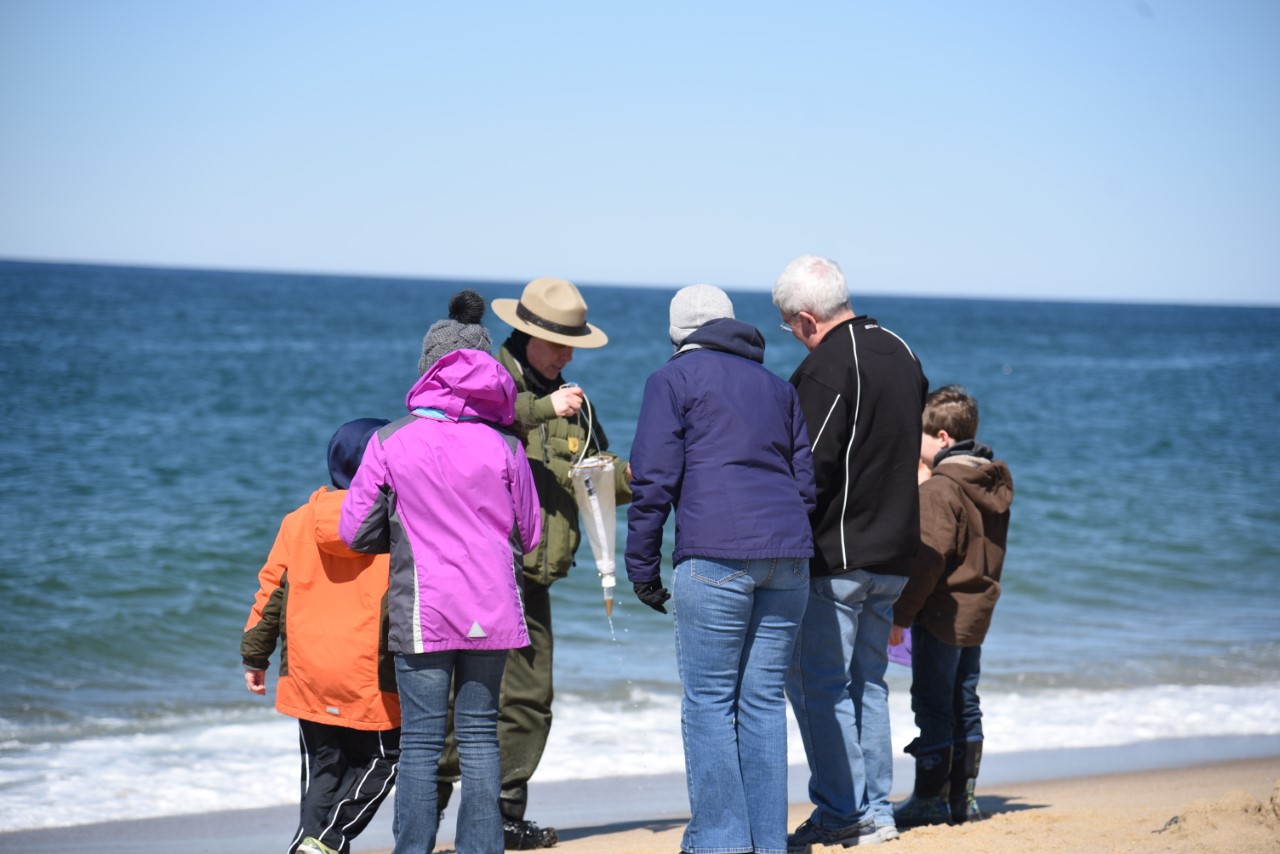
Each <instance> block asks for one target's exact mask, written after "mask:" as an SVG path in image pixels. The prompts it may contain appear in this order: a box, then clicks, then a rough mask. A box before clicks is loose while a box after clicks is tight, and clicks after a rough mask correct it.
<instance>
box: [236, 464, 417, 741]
mask: <svg viewBox="0 0 1280 854" xmlns="http://www.w3.org/2000/svg"><path fill="white" fill-rule="evenodd" d="M346 494H347V493H346V490H331V489H328V488H327V487H323V486H322V487H320V488H319V489H317V490H316V491H315V492H314V493H312V495H311V498H310V500H309V501H308V502H307V503H306V504H304V505H303V506H302V507H299V508H298V509H297V510H295V511H293V512H292V513H290V514H289V515H288V516H286V517H285V519H284V521H283V522H282V523H281V524H280V532H279V533H278V534H277V535H276V541H275V544H274V545H273V546H272V547H271V553H270V554H269V555H268V556H267V562H266V564H265V565H264V566H263V567H262V569H261V571H259V573H258V584H259V589H258V594H257V596H256V597H255V598H254V602H253V610H252V611H251V612H250V613H249V620H248V622H247V623H245V627H244V635H243V636H242V637H241V639H240V655H241V658H242V659H243V660H244V664H245V666H246V667H249V668H253V669H259V670H265V669H266V667H267V665H268V663H269V659H270V656H271V653H272V652H274V651H275V648H276V640H277V639H279V641H280V677H279V680H278V681H277V684H276V710H277V711H279V712H281V713H283V714H286V715H292V716H293V717H295V718H301V719H303V720H308V721H315V722H316V723H323V724H330V725H333V726H344V727H349V728H351V729H358V730H388V729H394V728H396V727H398V726H400V698H399V695H398V694H396V687H395V669H394V663H393V661H392V659H391V656H390V655H389V654H388V652H387V567H388V561H387V555H365V554H360V553H358V552H354V551H352V550H351V549H349V548H347V546H346V544H345V543H343V542H342V539H341V538H340V537H339V536H338V517H339V514H340V512H341V509H342V499H343V497H345V496H346Z"/></svg>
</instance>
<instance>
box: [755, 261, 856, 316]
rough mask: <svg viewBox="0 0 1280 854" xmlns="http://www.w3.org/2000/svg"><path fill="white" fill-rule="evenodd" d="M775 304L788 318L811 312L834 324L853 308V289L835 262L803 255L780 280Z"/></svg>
mask: <svg viewBox="0 0 1280 854" xmlns="http://www.w3.org/2000/svg"><path fill="white" fill-rule="evenodd" d="M773 304H774V305H776V306H777V307H778V309H779V310H780V311H781V312H782V313H783V314H784V315H786V316H787V317H790V316H791V315H793V314H795V313H796V312H798V311H807V312H809V313H810V314H812V315H813V316H814V317H816V318H817V319H818V320H830V319H831V318H833V317H835V316H836V315H837V314H839V313H840V312H841V311H842V310H844V309H848V308H849V286H848V285H847V284H845V280H844V273H843V272H841V270H840V265H839V264H837V263H836V262H835V261H832V260H831V259H830V258H823V257H822V256H821V255H801V256H800V257H799V258H796V259H795V260H794V261H792V262H791V263H790V264H788V265H787V268H786V269H785V270H783V271H782V275H780V276H778V281H776V282H775V283H774V285H773Z"/></svg>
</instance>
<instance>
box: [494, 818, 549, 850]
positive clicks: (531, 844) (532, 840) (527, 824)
mask: <svg viewBox="0 0 1280 854" xmlns="http://www.w3.org/2000/svg"><path fill="white" fill-rule="evenodd" d="M502 839H503V847H505V848H506V849H507V850H508V851H528V850H530V849H532V848H551V847H552V846H554V845H555V844H556V843H557V842H559V841H560V834H558V833H556V829H555V828H554V827H538V825H536V824H534V823H533V822H531V821H525V820H524V819H522V818H504V819H503V820H502Z"/></svg>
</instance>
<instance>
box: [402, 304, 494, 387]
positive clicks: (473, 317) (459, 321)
mask: <svg viewBox="0 0 1280 854" xmlns="http://www.w3.org/2000/svg"><path fill="white" fill-rule="evenodd" d="M483 319H484V297H482V296H480V294H478V293H476V292H475V291H473V290H465V291H458V292H457V293H456V294H454V295H453V296H452V297H451V298H450V299H449V319H448V320H438V321H436V322H435V323H433V324H431V328H430V329H428V330H427V334H426V335H425V336H424V337H423V339H422V358H421V359H419V360H418V374H419V375H422V374H425V373H426V372H427V369H428V368H430V367H431V366H432V365H434V364H435V363H436V362H437V361H438V360H439V359H440V357H442V356H444V355H446V354H448V353H452V352H453V351H454V350H483V351H484V352H486V353H488V352H489V349H490V348H491V347H493V341H492V340H491V339H490V338H489V330H487V329H485V328H484V327H483V326H481V325H480V321H481V320H483Z"/></svg>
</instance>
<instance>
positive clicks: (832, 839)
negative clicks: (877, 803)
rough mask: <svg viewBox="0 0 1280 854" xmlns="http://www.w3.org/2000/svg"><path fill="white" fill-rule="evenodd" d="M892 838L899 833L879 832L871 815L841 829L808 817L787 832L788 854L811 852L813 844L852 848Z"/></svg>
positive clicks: (806, 853)
mask: <svg viewBox="0 0 1280 854" xmlns="http://www.w3.org/2000/svg"><path fill="white" fill-rule="evenodd" d="M891 838H892V839H896V838H897V834H896V833H895V834H894V835H893V836H892V837H888V836H883V837H882V836H879V835H878V834H877V831H876V823H875V819H873V818H871V817H870V816H868V817H867V818H864V819H863V820H862V821H860V822H858V823H857V824H851V825H849V826H848V827H842V828H840V829H839V830H827V829H825V828H821V827H818V826H817V825H816V824H814V823H813V822H812V821H809V820H807V819H806V820H805V821H804V822H803V823H802V824H801V825H800V826H799V827H797V828H796V832H795V833H789V834H787V854H809V846H811V845H823V846H827V845H843V846H844V847H845V848H852V847H853V846H855V845H857V844H859V843H862V844H863V845H872V844H874V843H877V842H887V841H889V839H891Z"/></svg>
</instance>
